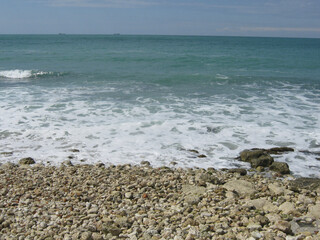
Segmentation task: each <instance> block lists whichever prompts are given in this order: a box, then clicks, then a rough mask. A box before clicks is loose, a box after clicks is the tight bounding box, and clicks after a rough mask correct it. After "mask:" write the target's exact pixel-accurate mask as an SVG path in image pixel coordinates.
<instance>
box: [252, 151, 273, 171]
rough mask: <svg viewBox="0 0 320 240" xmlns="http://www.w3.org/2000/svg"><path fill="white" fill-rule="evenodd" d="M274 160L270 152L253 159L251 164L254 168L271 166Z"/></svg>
mask: <svg viewBox="0 0 320 240" xmlns="http://www.w3.org/2000/svg"><path fill="white" fill-rule="evenodd" d="M273 162H274V160H273V157H271V156H270V155H268V154H264V155H261V156H260V157H258V158H253V159H251V161H250V164H251V167H252V168H257V167H269V166H270V165H271V164H272V163H273Z"/></svg>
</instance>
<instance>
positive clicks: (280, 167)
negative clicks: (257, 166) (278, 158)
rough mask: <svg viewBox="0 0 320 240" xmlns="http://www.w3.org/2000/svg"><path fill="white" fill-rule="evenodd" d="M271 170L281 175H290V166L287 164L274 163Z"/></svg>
mask: <svg viewBox="0 0 320 240" xmlns="http://www.w3.org/2000/svg"><path fill="white" fill-rule="evenodd" d="M270 170H271V171H275V172H278V173H281V174H289V173H290V169H289V166H288V164H287V163H285V162H274V163H272V165H271V166H270Z"/></svg>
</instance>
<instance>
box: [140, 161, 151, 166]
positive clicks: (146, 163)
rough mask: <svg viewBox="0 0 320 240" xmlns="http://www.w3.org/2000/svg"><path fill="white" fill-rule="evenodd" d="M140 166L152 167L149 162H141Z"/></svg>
mask: <svg viewBox="0 0 320 240" xmlns="http://www.w3.org/2000/svg"><path fill="white" fill-rule="evenodd" d="M140 164H141V165H144V166H150V165H151V163H150V162H149V161H141V162H140Z"/></svg>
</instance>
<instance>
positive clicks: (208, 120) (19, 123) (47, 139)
mask: <svg viewBox="0 0 320 240" xmlns="http://www.w3.org/2000/svg"><path fill="white" fill-rule="evenodd" d="M319 119H320V39H293V38H291V39H290V38H287V39H286V38H245V37H192V36H124V35H0V152H1V154H0V162H1V163H4V162H7V161H11V162H17V161H18V160H19V159H20V158H22V157H33V158H34V159H35V160H36V161H37V162H43V163H45V164H59V163H61V162H63V161H65V160H66V159H71V161H72V162H74V163H96V162H103V163H111V164H119V163H133V164H138V163H140V162H141V161H142V160H147V161H150V162H151V164H152V165H154V166H162V165H169V164H170V163H171V162H173V161H174V162H176V163H177V164H178V166H180V167H204V168H206V167H214V168H217V169H219V168H225V167H226V168H232V167H248V165H247V164H246V163H242V162H239V161H237V160H235V159H234V158H235V157H237V156H238V155H239V153H240V152H241V151H242V150H244V149H249V148H254V147H259V148H271V147H277V146H288V147H293V148H294V149H295V152H292V153H288V154H284V155H281V156H276V160H278V161H284V162H287V163H288V164H289V166H290V168H291V170H292V171H293V173H294V174H295V175H299V176H314V177H320V161H319V160H317V158H319V157H320V156H319V152H320V120H319ZM74 149H77V150H79V151H72V150H74ZM190 150H197V151H198V152H199V153H198V154H196V153H195V152H194V151H190ZM305 151H308V152H305ZM4 152H12V153H10V154H5V153H4ZM311 152H312V153H311ZM200 154H204V155H206V157H205V158H199V157H198V155H200Z"/></svg>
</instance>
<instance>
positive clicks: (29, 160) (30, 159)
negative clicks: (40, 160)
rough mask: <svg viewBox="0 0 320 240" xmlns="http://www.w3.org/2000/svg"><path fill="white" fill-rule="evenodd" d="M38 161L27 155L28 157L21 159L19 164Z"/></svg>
mask: <svg viewBox="0 0 320 240" xmlns="http://www.w3.org/2000/svg"><path fill="white" fill-rule="evenodd" d="M35 163H36V162H35V161H34V159H33V158H31V157H27V158H22V159H20V161H19V165H30V164H35Z"/></svg>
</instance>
